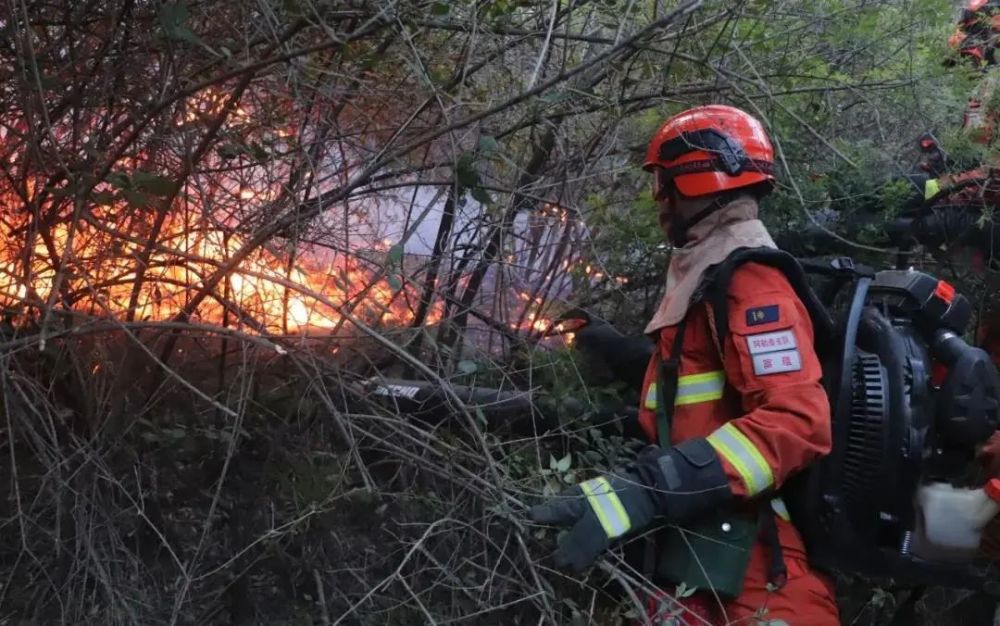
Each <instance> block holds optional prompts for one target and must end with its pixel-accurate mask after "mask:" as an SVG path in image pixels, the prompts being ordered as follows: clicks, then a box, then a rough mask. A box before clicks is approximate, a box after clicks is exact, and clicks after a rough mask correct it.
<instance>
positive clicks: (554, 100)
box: [542, 91, 571, 104]
mask: <svg viewBox="0 0 1000 626" xmlns="http://www.w3.org/2000/svg"><path fill="white" fill-rule="evenodd" d="M570 97H571V96H570V94H569V92H566V91H552V92H549V93H547V94H545V95H544V96H542V102H544V103H546V104H559V103H560V102H565V101H566V100H569V99H570Z"/></svg>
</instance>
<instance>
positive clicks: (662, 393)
mask: <svg viewBox="0 0 1000 626" xmlns="http://www.w3.org/2000/svg"><path fill="white" fill-rule="evenodd" d="M686 328H687V316H685V317H684V319H682V320H681V321H680V323H679V324H677V334H675V335H674V345H672V346H671V347H670V357H669V358H668V359H667V360H666V361H664V360H663V359H661V358H660V355H659V352H657V353H656V354H657V356H656V358H657V360H658V361H659V362H660V364H659V369H660V372H659V376H658V380H657V384H656V439H657V442H658V443H659V444H660V447H661V448H663V449H664V450H669V449H670V448H671V447H672V444H671V443H670V429H671V425H672V422H673V419H674V403H675V402H676V401H677V384H678V381H679V378H680V368H681V354H682V353H683V352H684V331H685V329H686Z"/></svg>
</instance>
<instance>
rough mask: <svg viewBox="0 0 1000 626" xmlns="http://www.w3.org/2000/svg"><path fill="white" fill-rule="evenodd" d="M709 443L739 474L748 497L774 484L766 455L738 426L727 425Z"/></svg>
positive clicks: (713, 435) (716, 432)
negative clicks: (765, 458)
mask: <svg viewBox="0 0 1000 626" xmlns="http://www.w3.org/2000/svg"><path fill="white" fill-rule="evenodd" d="M708 442H709V443H710V444H712V447H713V448H715V451H716V452H717V453H718V454H719V456H721V457H723V458H724V459H726V460H727V461H729V463H730V465H732V466H733V467H734V468H735V469H736V471H737V472H738V473H739V475H740V478H742V479H743V484H744V485H745V486H746V488H747V495H750V496H755V495H757V494H758V493H760V492H761V491H764V490H765V489H767V488H768V487H770V486H771V485H773V484H774V475H773V474H772V473H771V466H770V465H768V464H767V461H766V460H764V455H762V454H761V453H760V450H758V449H757V446H755V445H753V442H751V441H750V440H749V439H747V437H746V435H744V434H743V433H742V432H740V429H739V428H736V426H733V425H732V424H725V425H724V426H722V427H721V428H719V429H717V430H716V431H715V432H713V433H712V434H711V435H709V436H708Z"/></svg>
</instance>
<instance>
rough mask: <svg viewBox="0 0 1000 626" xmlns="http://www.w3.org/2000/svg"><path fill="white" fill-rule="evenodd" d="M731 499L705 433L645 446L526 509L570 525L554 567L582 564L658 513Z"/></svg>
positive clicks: (686, 514)
mask: <svg viewBox="0 0 1000 626" xmlns="http://www.w3.org/2000/svg"><path fill="white" fill-rule="evenodd" d="M732 499H733V495H732V492H731V491H730V490H729V481H728V479H727V478H726V475H725V471H724V470H723V469H722V463H721V462H720V461H719V457H718V455H717V454H716V453H715V450H714V449H713V448H712V446H711V445H710V444H709V443H708V442H707V441H706V440H704V439H691V440H688V441H685V442H684V443H681V444H679V445H677V446H675V447H673V448H671V449H669V450H663V449H662V448H660V447H658V446H648V447H646V449H644V450H643V451H642V452H641V453H640V454H639V458H638V459H637V460H636V463H635V464H633V465H631V466H629V467H627V468H624V469H621V470H616V471H615V472H614V473H612V474H609V475H607V476H599V477H597V478H594V479H591V480H588V481H585V482H582V483H580V484H578V485H574V486H573V487H570V488H569V489H567V490H565V491H564V492H563V493H561V494H560V495H559V496H556V497H554V498H549V499H548V500H546V501H545V502H544V503H543V504H539V505H536V506H534V507H532V508H531V510H530V511H529V512H528V516H529V518H530V519H531V520H532V521H533V522H537V523H540V524H554V525H557V526H564V527H566V526H568V527H570V530H569V532H568V533H566V534H565V535H563V536H562V537H560V539H559V548H558V549H557V550H556V554H555V562H556V566H557V567H570V568H572V569H574V570H577V571H580V570H583V569H585V568H587V567H589V566H590V565H592V564H593V563H594V561H596V560H597V557H599V556H600V555H601V554H602V553H603V552H604V551H605V550H607V549H608V547H609V546H610V545H611V541H612V540H614V539H618V538H620V537H622V536H625V535H626V534H629V533H635V532H641V531H643V530H645V529H646V528H648V527H649V526H650V525H651V524H652V522H653V520H654V519H655V518H656V517H658V516H659V517H662V518H663V521H665V522H670V523H683V522H686V521H689V520H691V519H692V518H694V517H697V516H698V515H701V514H703V513H704V512H706V511H709V510H714V509H716V508H718V507H719V506H725V505H727V504H729V503H730V502H731V501H732Z"/></svg>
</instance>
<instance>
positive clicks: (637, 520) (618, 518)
mask: <svg viewBox="0 0 1000 626" xmlns="http://www.w3.org/2000/svg"><path fill="white" fill-rule="evenodd" d="M651 496H652V494H651V493H650V491H649V490H648V489H647V488H646V487H645V486H644V485H642V484H641V483H640V482H639V477H638V475H637V474H634V473H632V472H628V471H624V472H621V474H619V475H615V474H612V475H608V476H599V477H597V478H593V479H591V480H588V481H586V482H582V483H580V484H578V485H573V486H572V487H570V488H569V489H567V490H565V491H563V492H562V493H561V494H559V495H558V496H556V497H554V498H549V499H548V500H546V501H545V503H544V504H539V505H537V506H534V507H532V508H531V510H530V511H529V512H528V516H529V517H530V518H531V520H532V521H533V522H538V523H540V524H554V525H557V526H571V528H570V530H569V532H568V533H566V534H565V535H563V536H562V537H560V538H559V548H558V549H557V550H556V554H555V561H556V567H570V568H572V569H574V570H576V571H580V570H583V569H585V568H587V567H589V566H590V565H592V564H593V563H594V561H596V560H597V557H599V556H600V555H601V554H602V553H603V552H604V551H605V550H607V549H608V547H609V546H610V545H611V540H612V539H617V538H619V537H621V536H623V535H625V534H626V533H628V532H629V531H632V530H639V529H642V528H645V527H647V526H648V525H649V524H650V522H652V521H653V517H654V515H655V503H654V501H653V498H652V497H651Z"/></svg>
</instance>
